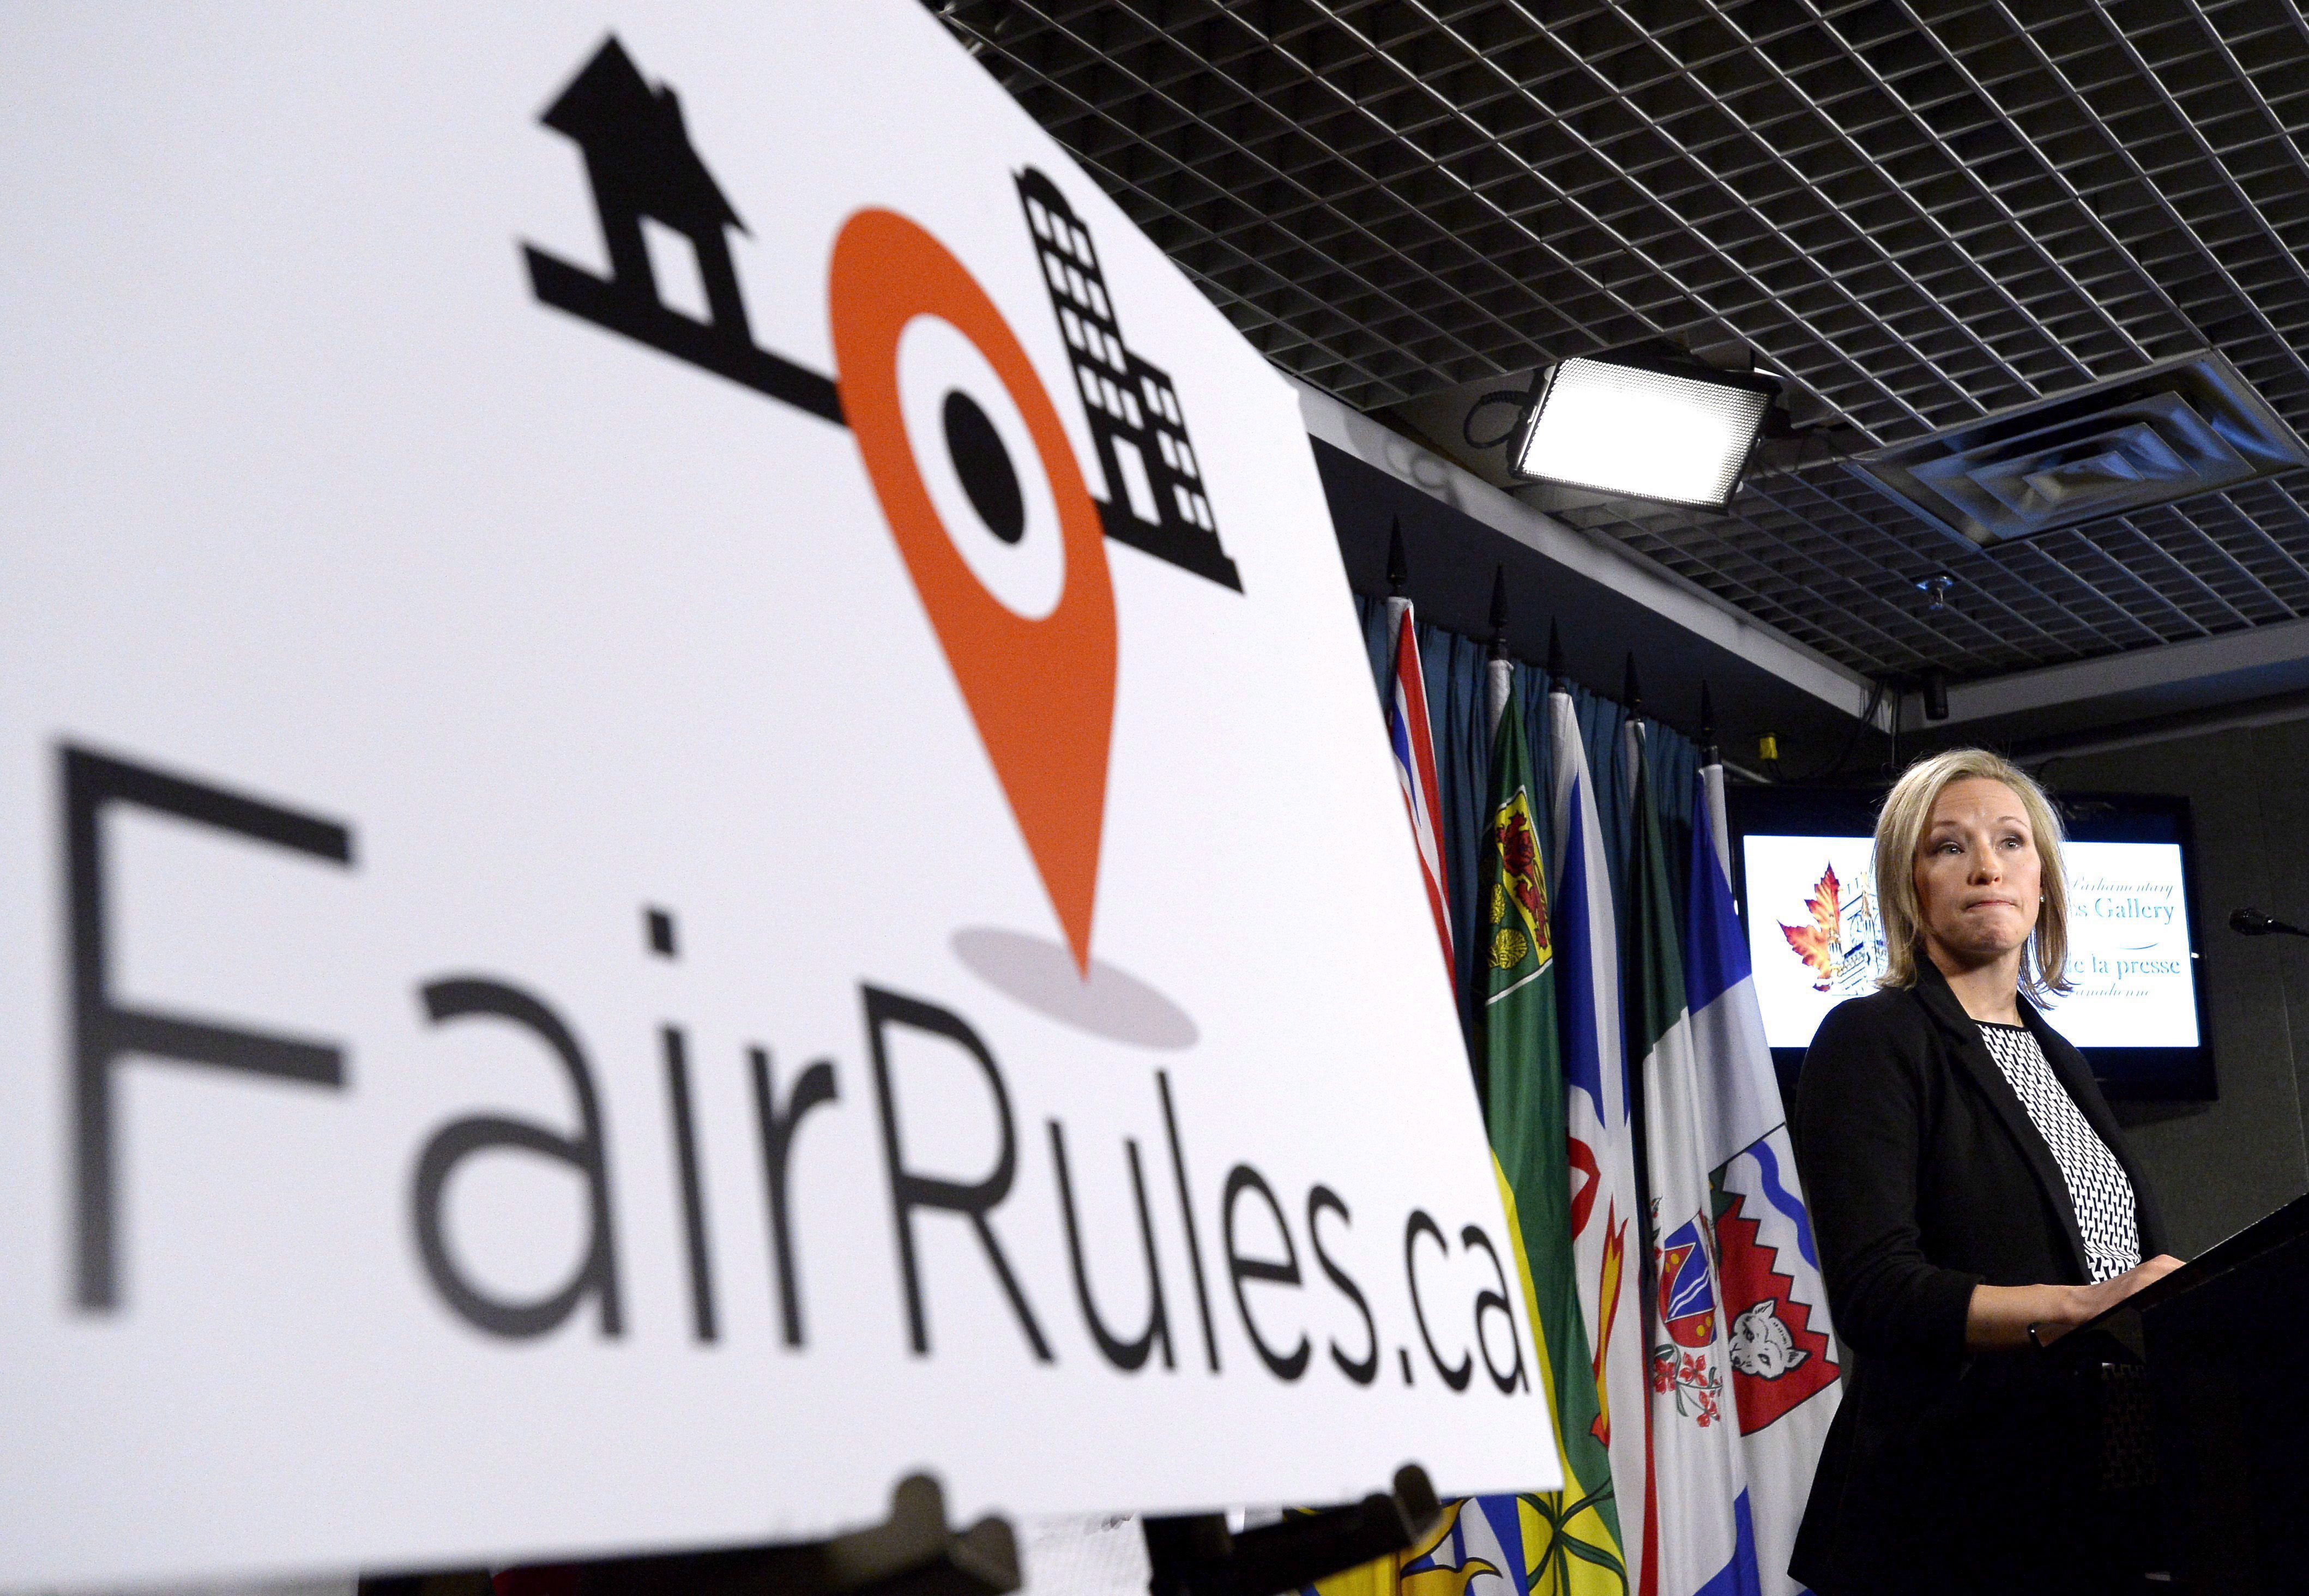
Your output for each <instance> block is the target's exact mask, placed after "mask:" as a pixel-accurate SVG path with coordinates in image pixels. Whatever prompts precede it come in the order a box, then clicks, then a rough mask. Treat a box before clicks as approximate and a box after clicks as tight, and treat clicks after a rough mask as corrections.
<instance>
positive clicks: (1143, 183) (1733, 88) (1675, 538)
mask: <svg viewBox="0 0 2309 1596" xmlns="http://www.w3.org/2000/svg"><path fill="white" fill-rule="evenodd" d="M931 9H932V10H933V11H935V12H936V13H938V15H939V16H940V17H941V18H942V19H943V20H944V21H945V22H946V23H947V26H948V27H949V28H950V29H951V30H953V31H954V32H955V33H956V36H957V37H959V38H960V39H962V40H963V41H964V44H965V45H966V46H968V47H970V48H971V50H972V51H973V54H974V55H976V56H977V57H978V58H979V60H980V61H981V62H982V65H985V66H986V67H987V69H988V70H989V71H990V72H991V73H993V74H994V75H995V76H996V77H997V78H998V79H999V81H1000V82H1002V83H1003V84H1004V85H1005V86H1006V87H1007V89H1008V90H1009V91H1011V92H1012V93H1013V94H1014V95H1015V96H1016V98H1017V99H1019V101H1020V102H1021V103H1022V104H1024V105H1025V107H1026V108H1027V109H1028V110H1029V111H1030V112H1032V113H1033V115H1034V116H1036V117H1037V118H1038V119H1039V120H1040V121H1041V122H1042V124H1043V125H1045V126H1046V127H1048V128H1049V129H1050V131H1051V133H1052V134H1054V135H1055V136H1056V137H1057V138H1058V139H1059V141H1060V142H1063V143H1065V144H1066V145H1067V146H1068V149H1069V150H1070V151H1073V152H1074V153H1075V154H1076V156H1077V158H1078V159H1079V160H1082V162H1083V164H1084V165H1085V168H1087V169H1088V170H1089V171H1090V172H1091V173H1092V174H1093V176H1094V177H1095V178H1096V179H1097V180H1098V181H1099V182H1100V183H1101V184H1102V185H1103V186H1104V187H1105V188H1106V189H1107V191H1108V192H1109V193H1110V194H1111V195H1112V196H1113V197H1114V199H1115V200H1116V201H1117V203H1120V205H1121V206H1122V207H1123V209H1124V210H1125V211H1127V212H1128V213H1129V215H1130V216H1131V217H1132V219H1133V220H1136V221H1137V223H1138V224H1139V225H1140V226H1141V227H1142V228H1144V229H1146V231H1147V233H1148V234H1149V235H1150V236H1151V237H1154V238H1155V241H1156V242H1157V243H1158V244H1160V245H1161V246H1163V248H1164V249H1165V250H1166V251H1168V252H1169V253H1170V254H1171V255H1172V258H1174V259H1175V260H1176V261H1178V263H1180V266H1181V267H1182V268H1184V269H1185V270H1186V271H1187V272H1188V273H1189V275H1190V276H1191V277H1192V278H1193V279H1194V280H1196V281H1197V282H1198V285H1199V286H1200V287H1201V288H1202V289H1204V291H1205V292H1206V294H1208V295H1209V296H1210V298H1212V300H1213V301H1214V302H1215V304H1216V305H1217V306H1219V307H1220V309H1221V310H1222V311H1223V312H1224V313H1225V314H1226V315H1228V316H1229V318H1230V319H1232V321H1233V322H1234V324H1236V326H1237V327H1239V328H1240V329H1241V331H1242V332H1243V333H1244V334H1245V336H1247V337H1248V338H1250V340H1251V341H1252V342H1253V343H1255V344H1256V345H1258V347H1259V348H1260V349H1262V350H1264V351H1265V352H1266V353H1267V355H1268V357H1269V358H1272V359H1273V360H1274V361H1275V362H1276V364H1277V365H1279V366H1281V367H1284V369H1285V370H1287V371H1289V372H1291V373H1293V375H1296V376H1298V377H1300V378H1302V380H1304V381H1306V382H1308V383H1310V384H1313V385H1315V386H1317V387H1319V388H1322V389H1324V390H1326V391H1327V392H1329V393H1333V394H1334V395H1336V396H1337V397H1338V398H1339V399H1341V400H1343V401H1345V402H1346V403H1348V404H1350V405H1353V406H1354V407H1356V408H1358V409H1361V410H1365V411H1367V412H1370V413H1373V414H1377V415H1379V416H1381V417H1383V418H1384V417H1387V416H1388V414H1389V412H1390V411H1391V410H1393V408H1394V407H1396V406H1398V405H1401V404H1404V403H1405V402H1406V401H1412V400H1415V399H1418V398H1421V397H1423V396H1426V395H1431V394H1434V393H1440V392H1443V391H1446V390H1449V389H1451V388H1454V387H1457V386H1458V385H1460V384H1467V383H1472V382H1480V381H1483V380H1485V379H1489V378H1493V377H1500V376H1509V375H1520V374H1522V373H1524V372H1526V371H1528V370H1529V369H1531V368H1532V367H1535V366H1537V365H1543V364H1546V363H1548V362H1551V361H1553V360H1557V359H1561V358H1565V357H1568V356H1572V355H1579V354H1589V353H1596V352H1599V351H1604V350H1609V349H1620V348H1626V347H1629V346H1631V345H1634V344H1637V343H1639V342H1642V341H1646V340H1649V339H1656V338H1660V337H1667V338H1673V339H1678V340H1680V341H1687V342H1691V343H1693V344H1695V345H1713V344H1721V343H1723V342H1725V341H1727V340H1731V339H1737V340H1741V341H1745V342H1747V343H1748V344H1749V345H1750V346H1751V348H1752V349H1754V350H1755V351H1756V357H1757V360H1758V363H1759V365H1760V367H1761V368H1762V369H1764V370H1766V371H1768V372H1769V373H1771V374H1773V375H1777V376H1779V377H1781V378H1783V379H1784V380H1786V382H1787V383H1788V384H1790V385H1791V388H1792V390H1794V391H1795V392H1796V393H1797V394H1798V395H1799V399H1800V403H1801V405H1802V407H1803V410H1804V411H1805V412H1806V413H1807V414H1809V415H1817V416H1820V417H1821V418H1825V419H1827V420H1829V421H1832V422H1836V423H1838V424H1840V425H1841V426H1842V427H1847V428H1849V429H1850V431H1849V432H1848V433H1846V434H1845V435H1844V436H1846V438H1847V439H1849V440H1851V451H1852V452H1858V451H1859V450H1864V449H1868V448H1873V447H1876V446H1879V445H1882V444H1896V443H1901V442H1905V441H1907V440H1910V439H1913V438H1916V437H1919V436H1923V435H1925V434H1929V433H1932V432H1934V431H1937V430H1939V429H1941V428H1944V427H1951V426H1955V425H1958V424H1959V423H1963V422H1967V421H1971V420H1974V419H1976V418H1979V417H1980V416H1983V415H1985V414H1987V413H1988V412H1991V411H1993V410H2001V409H2002V408H2004V407H2007V406H2010V405H2014V404H2019V403H2021V402H2024V401H2030V400H2034V399H2038V398H2042V397H2045V396H2050V395H2056V394H2059V393H2064V392H2066V391H2068V390H2071V389H2074V388H2079V387H2083V386H2087V385H2088V384H2093V383H2096V382H2101V381H2106V380H2107V379H2110V378H2114V377H2118V376H2122V375H2125V374H2128V373H2131V372H2133V371H2137V370H2139V369H2140V368H2142V367H2148V366H2150V365H2153V364H2155V363H2157V362H2158V361H2161V360H2167V359H2171V358H2175V357H2177V356H2183V355H2186V354H2189V353H2191V352H2192V351H2194V350H2196V349H2201V348H2206V347H2210V348H2213V349H2218V350H2219V351H2220V352H2222V353H2223V354H2226V355H2227V357H2228V358H2230V359H2231V360H2232V361H2234V362H2235V365H2236V367H2238V368H2239V370H2240V371H2241V372H2242V373H2243V374H2244V376H2245V377H2246V379H2247V380H2248V381H2250V382H2251V383H2252V384H2253V385H2254V387H2255V388H2256V389H2257V390H2258V391H2259V392H2260V393H2261V395H2262V397H2263V398H2265V399H2266V400H2267V401H2269V403H2270V405H2271V406H2272V407H2273V408H2274V409H2275V410H2277V411H2278V413H2279V415H2281V416H2282V417H2283V418H2285V419H2286V420H2287V422H2289V423H2290V424H2291V425H2292V426H2293V427H2295V428H2296V430H2299V431H2303V432H2309V264H2305V263H2309V145H2305V143H2304V142H2303V140H2304V138H2305V136H2309V21H2305V19H2304V17H2303V14H2302V13H2301V11H2300V10H2299V9H2298V8H2297V7H2296V5H2295V4H2292V3H2291V0H2210V3H2207V4H2191V3H2189V0H2119V3H2116V4H2078V3H2075V0H2061V3H2054V0H2034V3H2020V0H1959V3H1937V4H1936V3H1933V0H1866V3H1864V4H1806V3H1804V0H1747V3H1744V4H1708V3H1706V0H1674V3H1666V0H1651V3H1647V4H1552V5H1549V6H1546V7H1544V8H1542V7H1540V6H1538V5H1537V4H1531V3H1528V0H932V4H931ZM1854 434H1856V435H1857V437H1856V438H1853V436H1852V435H1854ZM2305 489H2309V472H2291V473H2287V474H2285V475H2281V476H2279V477H2275V478H2270V479H2263V480H2261V481H2258V482H2251V483H2247V484H2245V485H2244V486H2243V487H2232V488H2229V489H2227V490H2226V491H2223V492H2218V493H2210V494H2203V495H2201V496H2197V497H2194V498H2191V499H2187V500H2184V501H2181V502H2178V503H2175V504H2171V505H2162V506H2158V507H2157V508H2154V509H2151V510H2148V511H2143V512H2140V513H2133V514H2131V515H2126V516H2122V517H2114V518H2110V519H2107V520H2103V521H2099V522H2090V523H2088V524H2086V525H2083V526H2080V527H2075V528H2071V529H2068V530H2064V531H2054V532H2049V533H2045V534H2044V535H2041V536H2039V537H2037V538H2033V539H2024V540H2016V541H2013V542H2010V543H2006V544H2001V545H1998V546H1997V547H1995V548H1993V550H1989V551H1985V552H1975V551H1973V550H1972V549H1970V548H1967V547H1965V546H1963V545H1960V544H1959V542H1957V541H1956V540H1955V539H1950V537H1948V536H1947V535H1946V534H1944V533H1942V532H1941V531H1938V530H1937V529H1935V528H1934V527H1933V526H1932V525H1931V524H1930V523H1928V522H1924V521H1923V520H1922V519H1920V518H1919V517H1917V516H1916V515H1915V514H1913V513H1911V512H1909V511H1908V510H1907V509H1906V508H1905V507H1904V506H1902V505H1898V504H1896V503H1894V502H1892V501H1890V499H1888V498H1886V497H1885V496H1882V495H1881V493H1879V492H1878V491H1877V490H1876V489H1875V488H1874V487H1872V486H1871V485H1870V484H1868V483H1866V482H1864V481H1863V480H1860V479H1857V478H1855V477H1854V476H1852V475H1851V474H1850V473H1849V472H1847V471H1846V470H1845V469H1844V467H1843V465H1842V463H1841V461H1840V459H1839V458H1838V457H1837V455H1836V453H1835V452H1834V451H1832V450H1829V449H1826V448H1822V447H1820V446H1817V445H1815V447H1814V448H1813V450H1812V452H1811V453H1810V454H1809V455H1808V456H1807V457H1806V459H1805V460H1804V462H1803V463H1801V464H1798V465H1794V466H1784V467H1779V468H1776V469H1772V470H1756V471H1753V472H1751V475H1750V478H1749V480H1748V482H1747V484H1746V485H1745V487H1743V491H1742V492H1741V494H1740V495H1739V496H1737V497H1736V498H1735V499H1734V502H1733V504H1732V505H1731V506H1730V508H1729V510H1728V512H1727V513H1724V514H1721V515H1717V514H1713V513H1708V512H1705V511H1697V510H1685V509H1676V508H1669V507H1665V506H1654V505H1630V504H1626V503H1620V504H1613V505H1601V506H1595V507H1590V508H1587V509H1579V510H1571V511H1560V512H1557V513H1559V514H1560V515H1561V516H1562V518H1563V519H1565V520H1567V521H1570V522H1575V523H1577V524H1578V525H1581V526H1583V527H1586V528H1588V529H1590V530H1593V531H1601V532H1604V533H1605V534H1608V535H1609V536H1611V537H1613V538H1615V539H1619V540H1620V541H1621V542H1622V543H1623V544H1625V545H1626V546H1628V547H1629V548H1633V549H1635V550H1637V551H1639V552H1640V553H1642V554H1644V555H1646V556H1649V557H1651V558H1653V559H1655V560H1657V561H1658V562H1660V563H1661V564H1663V565H1667V566H1668V567H1669V568H1670V569H1672V570H1673V571H1675V572H1677V573H1678V574H1682V575H1683V576H1686V577H1688V578H1690V579H1691V580H1692V581H1694V582H1699V584H1701V585H1702V586H1703V587H1706V588H1708V589H1709V590H1710V591H1714V592H1716V593H1717V594H1718V595H1719V596H1721V597H1722V598H1724V599H1725V600H1727V601H1729V602H1731V603H1733V604H1734V605H1735V606H1737V607H1739V608H1741V609H1743V610H1744V611H1746V612H1747V613H1749V614H1751V615H1753V616H1755V617H1757V618H1759V619H1760V620H1763V621H1765V622H1768V623H1769V624H1770V625H1774V626H1777V627H1778V628H1780V629H1781V630H1783V631H1785V632H1786V633H1788V634H1790V635H1792V636H1794V637H1796V638H1797V639H1799V640H1801V641H1802V642H1804V643H1809V644H1811V645H1812V647H1815V648H1817V649H1820V650H1821V651H1824V652H1826V653H1828V654H1829V655H1830V656H1831V657H1834V658H1836V659H1838V660H1842V661H1844V662H1845V663H1846V664H1849V665H1851V666H1853V667H1854V668H1855V669H1861V670H1863V671H1866V672H1868V673H1870V674H1875V675H1884V674H1896V675H1903V676H1906V675H1913V674H1915V673H1916V672H1919V671H1922V670H1924V669H1934V668H1937V669H1944V670H1947V671H1949V672H1950V673H1951V674H1952V675H1954V676H1956V677H1959V678H1960V679H1961V678H1966V677H1988V676H1993V675H1998V674H2002V673H2005V672H2010V671H2015V670H2022V669H2032V668H2035V667H2038V666H2043V665H2048V664H2055V663H2060V662H2063V661H2068V660H2083V659H2090V658H2094V657H2097V656H2101V655H2106V654H2112V653H2116V652H2120V651H2127V650H2132V649H2139V648H2147V647H2154V646H2157V645H2158V644H2160V643H2173V642H2179V641H2184V640H2187V639H2191V638H2199V637H2207V636H2215V635H2218V634H2226V633H2231V632H2236V631H2239V630H2242V629H2245V628H2250V627H2254V626H2261V625H2275V624H2280V623H2283V622H2287V621H2292V620H2296V619H2299V618H2301V617H2304V616H2309V494H2305ZM1941 572H1945V573H1947V574H1949V575H1950V576H1951V577H1952V578H1953V579H1954V580H1953V582H1952V583H1951V584H1950V588H1949V591H1948V593H1947V596H1946V601H1945V604H1944V606H1943V608H1941V610H1939V611H1938V612H1933V611H1930V610H1929V609H1928V608H1927V604H1926V600H1925V597H1924V594H1923V593H1921V592H1920V591H1918V590H1917V586H1916V584H1917V583H1918V582H1921V581H1922V580H1924V578H1926V577H1928V576H1931V575H1933V574H1938V573H1941Z"/></svg>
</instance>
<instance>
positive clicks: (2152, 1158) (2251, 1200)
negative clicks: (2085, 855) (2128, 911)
mask: <svg viewBox="0 0 2309 1596" xmlns="http://www.w3.org/2000/svg"><path fill="white" fill-rule="evenodd" d="M2040 773H2041V775H2042V776H2043V778H2044V779H2045V782H2046V784H2047V785H2049V786H2050V787H2052V788H2053V789H2054V790H2056V791H2058V790H2063V789H2066V790H2069V791H2074V792H2168V793H2182V794H2185V795H2186V796H2187V797H2188V798H2189V799H2190V800H2191V805H2192V808H2193V810H2194V811H2195V816H2196V832H2197V849H2198V853H2197V901H2196V902H2194V903H2192V905H2191V906H2190V909H2191V912H2192V913H2193V914H2195V915H2197V916H2198V917H2199V924H2200V925H2201V927H2202V930H2201V937H2202V941H2203V946H2204V960H2205V980H2206V988H2207V999H2208V1002H2209V1003H2210V1014H2211V1027H2212V1037H2213V1049H2214V1065H2215V1068H2216V1069H2217V1071H2218V1076H2219V1090H2220V1097H2219V1100H2218V1101H2215V1102H2210V1103H2179V1104H2145V1103H2144V1104H2119V1105H2117V1117H2118V1118H2120V1119H2121V1120H2123V1122H2124V1124H2125V1125H2126V1126H2128V1127H2129V1129H2128V1134H2130V1136H2131V1138H2132V1146H2133V1149H2134V1151H2135V1152H2136V1153H2137V1154H2138V1156H2139V1157H2140V1160H2141V1161H2142V1163H2143V1164H2144V1165H2145V1166H2146V1169H2147V1173H2148V1175H2149V1179H2150V1180H2151V1181H2152V1182H2153V1183H2154V1185H2155V1187H2156V1190H2157V1194H2158V1197H2159V1199H2160V1200H2161V1201H2162V1202H2163V1203H2164V1206H2165V1212H2166V1217H2167V1219H2168V1220H2169V1221H2171V1225H2172V1229H2173V1239H2174V1245H2175V1250H2176V1251H2178V1252H2179V1253H2181V1254H2182V1255H2184V1256H2187V1255H2191V1254H2193V1253H2195V1252H2197V1251H2199V1250H2201V1249H2202V1248H2203V1247H2208V1246H2210V1245H2211V1244H2212V1243H2213V1242H2216V1241H2218V1240H2219V1239H2220V1238H2222V1237H2224V1236H2226V1235H2227V1234H2229V1232H2231V1231H2233V1230H2235V1229H2238V1228H2239V1227H2240V1226H2243V1225H2245V1224H2248V1223H2250V1222H2251V1221H2253V1220H2255V1219H2258V1218H2260V1217H2261V1215H2262V1214H2263V1213H2266V1212H2269V1210H2270V1209H2271V1208H2274V1207H2276V1206H2277V1205H2278V1204H2279V1203H2282V1202H2284V1201H2286V1200H2287V1199H2288V1198H2290V1197H2295V1196H2298V1195H2300V1194H2301V1193H2302V1192H2303V1191H2305V1190H2309V1145H2305V1126H2304V1119H2303V1103H2304V1100H2305V1099H2309V941H2305V940H2302V939H2300V938H2297V937H2289V936H2268V937H2261V938H2257V939H2256V938H2252V937H2244V936H2237V935H2236V934H2235V932H2233V931H2231V930H2230V929H2229V928H2228V916H2229V911H2230V910H2233V909H2235V908H2237V907H2239V906H2241V905H2248V904H2249V905H2251V906H2253V907H2254V908H2257V909H2260V910H2264V911H2266V912H2268V913H2270V914H2273V915H2275V916H2277V917H2278V918H2279V919H2287V920H2291V921H2293V922H2294V923H2295V924H2296V925H2301V924H2309V790H2305V785H2304V784H2305V781H2309V720H2292V721H2287V722H2285V723H2283V724H2279V725H2275V726H2258V727H2248V728H2243V729H2236V730H2231V731H2223V732H2218V733H2215V734H2213V735H2210V736H2206V737H2198V738H2178V739H2175V740H2173V741H2170V742H2163V743H2156V744H2151V745H2149V746H2145V747H2140V748H2128V749H2123V750H2120V751H2117V752H2114V753H2108V754H2096V755H2087V756H2083V757H2076V758H2064V759H2061V760H2058V761H2056V762H2054V763H2051V764H2049V765H2047V766H2045V768H2044V769H2043V770H2042V772H2040Z"/></svg>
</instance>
